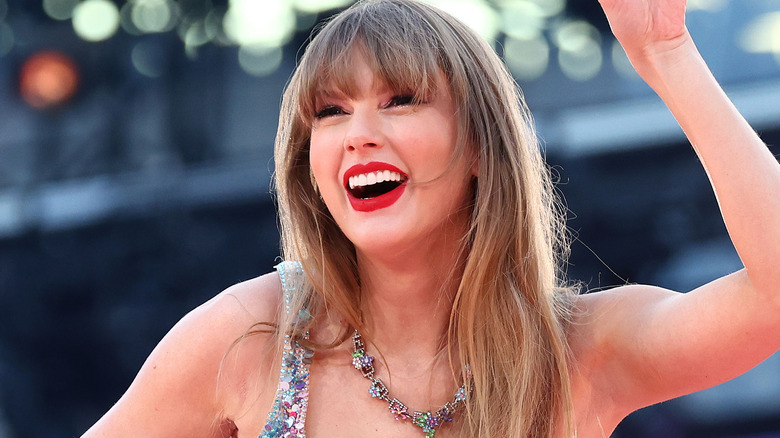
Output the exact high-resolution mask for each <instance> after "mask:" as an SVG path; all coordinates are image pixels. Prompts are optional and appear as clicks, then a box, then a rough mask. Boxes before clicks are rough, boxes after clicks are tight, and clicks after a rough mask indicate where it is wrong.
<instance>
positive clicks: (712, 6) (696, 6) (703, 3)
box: [687, 0, 729, 12]
mask: <svg viewBox="0 0 780 438" xmlns="http://www.w3.org/2000/svg"><path fill="white" fill-rule="evenodd" d="M728 2H729V0H688V5H687V6H688V11H696V10H702V11H709V12H717V11H721V10H723V8H725V7H726V5H727V4H728Z"/></svg>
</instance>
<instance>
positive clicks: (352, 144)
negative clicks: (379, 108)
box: [344, 110, 383, 152]
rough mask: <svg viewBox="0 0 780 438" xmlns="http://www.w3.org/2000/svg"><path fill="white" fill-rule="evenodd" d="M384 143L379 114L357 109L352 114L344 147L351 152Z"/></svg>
mask: <svg viewBox="0 0 780 438" xmlns="http://www.w3.org/2000/svg"><path fill="white" fill-rule="evenodd" d="M382 144H383V136H382V128H381V126H380V121H379V118H378V115H377V114H374V113H372V112H370V111H358V110H355V111H354V113H353V114H352V115H351V116H350V120H349V126H348V127H347V133H346V135H345V136H344V148H345V149H346V150H347V151H349V152H356V151H360V150H365V149H367V148H378V147H381V146H382Z"/></svg>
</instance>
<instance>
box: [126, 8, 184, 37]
mask: <svg viewBox="0 0 780 438" xmlns="http://www.w3.org/2000/svg"><path fill="white" fill-rule="evenodd" d="M179 14H180V11H179V5H178V4H177V3H173V2H171V1H169V0H135V1H133V2H132V7H131V12H130V18H131V20H132V22H133V24H134V25H135V27H136V28H137V29H138V30H140V31H141V32H144V33H157V32H167V31H169V30H171V29H173V28H174V27H176V23H177V21H178V18H179Z"/></svg>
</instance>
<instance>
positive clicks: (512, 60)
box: [504, 35, 550, 80]
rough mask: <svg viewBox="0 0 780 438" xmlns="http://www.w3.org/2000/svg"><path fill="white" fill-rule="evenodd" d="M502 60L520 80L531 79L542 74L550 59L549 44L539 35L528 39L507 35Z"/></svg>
mask: <svg viewBox="0 0 780 438" xmlns="http://www.w3.org/2000/svg"><path fill="white" fill-rule="evenodd" d="M504 60H505V61H506V64H507V66H508V67H509V70H510V71H511V72H512V74H513V75H514V76H515V77H516V78H517V79H520V80H533V79H536V78H538V77H540V76H542V75H543V74H544V72H545V71H546V70H547V65H548V63H549V61H550V45H549V44H548V43H547V40H546V39H544V37H542V36H541V35H538V36H536V37H534V38H530V39H517V38H512V37H507V38H506V40H505V41H504Z"/></svg>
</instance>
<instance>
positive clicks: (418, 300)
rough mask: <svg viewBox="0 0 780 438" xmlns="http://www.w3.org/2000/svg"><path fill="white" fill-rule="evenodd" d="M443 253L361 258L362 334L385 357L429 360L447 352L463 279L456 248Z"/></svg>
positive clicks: (432, 252)
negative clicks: (453, 315)
mask: <svg viewBox="0 0 780 438" xmlns="http://www.w3.org/2000/svg"><path fill="white" fill-rule="evenodd" d="M420 247H421V248H423V247H428V248H430V246H428V245H420ZM447 249H448V250H447V251H441V250H440V248H439V249H438V250H436V251H435V252H434V251H425V250H420V251H419V252H418V253H417V254H409V253H408V252H407V253H404V254H400V255H396V256H395V257H392V258H390V257H388V258H381V259H380V258H376V257H366V256H359V258H358V265H359V266H360V278H361V285H362V294H363V311H364V314H365V315H366V321H365V322H366V333H365V334H366V335H367V336H368V337H369V339H370V341H371V343H372V344H374V345H376V347H377V348H378V349H379V350H381V351H382V352H383V354H386V355H388V356H404V357H407V358H412V357H414V358H417V359H418V360H430V359H431V358H432V357H433V356H436V355H437V354H438V353H440V352H441V351H442V349H443V348H444V347H445V345H446V344H445V342H446V332H447V327H448V326H449V319H450V312H451V310H452V303H453V299H454V296H455V293H456V292H457V287H458V284H459V282H460V278H461V274H462V266H461V263H459V261H458V259H457V254H458V251H457V249H456V248H447ZM443 255H446V256H443Z"/></svg>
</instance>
